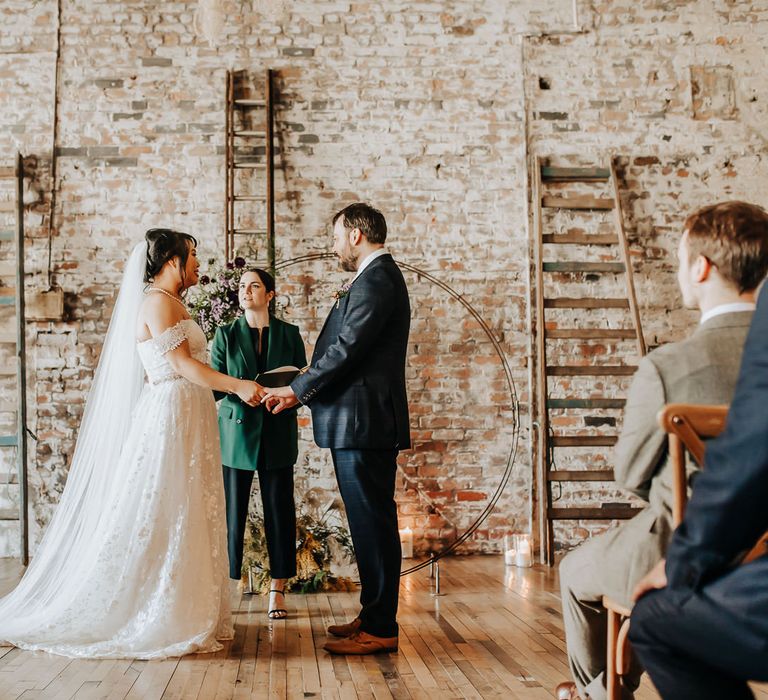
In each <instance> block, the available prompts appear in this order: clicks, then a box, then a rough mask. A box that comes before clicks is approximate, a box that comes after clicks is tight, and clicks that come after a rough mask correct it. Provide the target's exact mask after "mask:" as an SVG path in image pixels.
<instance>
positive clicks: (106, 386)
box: [0, 242, 147, 640]
mask: <svg viewBox="0 0 768 700" xmlns="http://www.w3.org/2000/svg"><path fill="white" fill-rule="evenodd" d="M146 259H147V244H146V242H142V243H139V244H138V245H136V247H135V248H134V249H133V251H132V253H131V256H130V258H129V259H128V264H127V266H126V268H125V272H124V274H123V281H122V284H121V286H120V292H119V294H118V297H117V302H116V304H115V308H114V311H113V313H112V319H111V320H110V323H109V329H108V330H107V335H106V339H105V341H104V346H103V349H102V353H101V357H100V359H99V363H98V367H97V368H96V374H95V376H94V380H93V385H92V387H91V391H90V393H89V396H88V399H87V401H86V405H85V412H84V414H83V419H82V422H81V424H80V430H79V434H78V438H77V445H76V447H75V452H74V455H73V457H72V464H71V466H70V468H69V475H68V478H67V483H66V486H65V488H64V492H63V493H62V495H61V499H60V502H59V504H58V506H57V507H56V510H55V512H54V515H53V518H52V519H51V522H50V524H49V525H48V528H47V531H46V532H45V535H44V536H43V539H42V541H41V543H40V545H39V547H38V549H37V552H36V553H35V555H34V556H33V558H32V562H31V564H30V565H29V567H28V569H27V571H26V573H25V574H24V577H23V578H22V580H21V582H20V583H19V585H18V586H17V587H16V589H15V590H13V591H12V592H11V593H10V594H9V595H8V596H6V597H5V598H3V599H1V600H0V640H12V639H13V638H14V637H15V636H16V635H19V634H23V633H24V630H25V629H29V628H30V627H36V626H38V625H39V624H41V623H42V624H44V623H45V620H46V619H50V618H49V616H50V614H51V612H52V610H55V609H56V607H55V606H57V605H58V604H60V603H61V604H65V600H66V599H67V598H68V596H67V593H68V589H69V590H70V591H71V590H75V589H77V587H78V586H79V585H80V583H81V582H82V581H83V580H86V579H87V577H88V570H87V567H88V566H89V564H90V562H92V557H91V556H88V552H89V547H90V546H91V545H92V541H93V535H94V533H96V532H98V531H99V528H100V521H101V520H102V518H104V517H105V516H107V515H108V513H106V512H105V510H106V508H105V504H107V503H110V502H111V501H112V498H110V493H111V492H112V491H113V489H119V488H120V487H121V475H120V474H118V473H116V468H117V466H118V462H119V457H120V452H121V450H122V449H123V444H124V442H125V439H126V436H127V434H128V431H129V429H130V425H131V414H132V413H133V409H134V407H135V405H136V403H137V401H138V399H139V395H140V393H141V389H142V385H143V381H144V371H143V368H142V364H141V361H140V359H139V355H138V352H137V349H136V338H135V336H136V320H137V318H138V312H139V307H140V305H141V302H142V299H143V287H144V282H143V279H144V270H145V267H146ZM52 606H53V607H52Z"/></svg>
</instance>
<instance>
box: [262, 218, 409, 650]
mask: <svg viewBox="0 0 768 700" xmlns="http://www.w3.org/2000/svg"><path fill="white" fill-rule="evenodd" d="M386 238H387V223H386V221H385V220H384V216H383V214H382V213H381V212H380V211H378V210H377V209H374V208H373V207H371V206H369V205H368V204H362V203H357V204H350V205H349V206H348V207H345V208H344V209H342V210H341V211H340V212H338V213H337V214H336V215H335V216H334V217H333V252H334V253H335V254H336V255H337V256H338V257H339V259H340V260H341V267H342V269H344V270H346V271H348V272H355V273H356V274H355V277H354V278H353V279H352V280H351V281H350V282H348V283H347V284H345V285H344V286H343V287H342V288H341V289H340V290H339V291H338V292H336V295H335V299H336V301H335V303H334V305H333V307H332V308H331V312H330V313H329V314H328V318H327V319H326V321H325V325H324V326H323V329H322V331H321V332H320V336H319V337H318V339H317V343H316V345H315V351H314V353H313V355H312V363H311V366H310V367H309V369H308V370H307V371H306V372H305V373H304V374H302V375H300V376H299V377H297V378H296V379H294V381H293V382H292V383H291V385H290V386H289V387H285V388H282V389H270V390H268V391H269V393H268V395H267V396H266V397H265V399H264V401H265V403H266V404H267V407H268V408H269V409H270V410H271V411H272V412H273V413H278V412H279V411H282V410H284V409H286V408H290V407H292V406H295V405H297V404H298V403H302V404H305V405H307V406H309V408H310V409H311V411H312V424H313V428H314V435H315V442H316V443H317V444H318V446H320V447H330V448H331V457H332V458H333V466H334V468H335V470H336V479H337V481H338V483H339V491H340V492H341V497H342V499H343V500H344V506H345V508H346V511H347V520H348V521H349V528H350V531H351V534H352V542H353V544H354V547H355V556H356V558H357V567H358V571H359V573H360V586H361V591H360V604H361V606H362V609H361V610H360V613H359V615H358V616H357V617H356V618H355V619H354V620H352V622H348V623H347V624H344V625H331V626H330V627H329V628H328V632H329V634H331V635H334V636H336V637H339V639H337V640H333V641H329V642H327V643H326V645H325V648H326V650H327V651H330V652H331V653H334V654H373V653H375V652H379V651H396V650H397V639H398V637H397V621H396V619H395V618H396V616H397V598H398V588H399V583H400V563H401V552H400V537H399V533H398V528H397V507H396V505H395V472H396V469H397V453H398V451H399V450H405V449H408V448H409V447H410V434H409V428H408V399H407V396H406V393H405V356H406V351H407V346H408V331H409V328H410V316H411V307H410V302H409V301H408V289H407V288H406V286H405V280H404V279H403V275H402V273H401V272H400V269H399V268H398V266H397V265H396V264H395V261H394V260H393V259H392V256H391V255H390V254H389V253H388V252H387V251H386V250H385V249H384V241H385V240H386Z"/></svg>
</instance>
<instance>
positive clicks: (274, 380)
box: [256, 365, 309, 389]
mask: <svg viewBox="0 0 768 700" xmlns="http://www.w3.org/2000/svg"><path fill="white" fill-rule="evenodd" d="M308 367H309V365H307V367H304V368H303V369H299V368H298V367H293V366H291V365H288V366H286V367H276V368H275V369H271V370H269V372H261V373H260V374H257V375H256V382H258V383H259V384H261V386H263V387H266V388H267V389H274V388H276V387H279V386H288V385H289V384H290V383H291V382H292V381H293V380H294V379H296V377H298V376H299V375H300V374H301V373H302V372H304V371H306V369H307V368H308Z"/></svg>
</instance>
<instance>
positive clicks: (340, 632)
mask: <svg viewBox="0 0 768 700" xmlns="http://www.w3.org/2000/svg"><path fill="white" fill-rule="evenodd" d="M361 624H363V621H362V620H361V619H360V618H359V617H356V618H355V619H354V620H352V622H347V623H345V624H343V625H330V626H329V627H328V634H332V635H333V636H334V637H349V636H350V635H353V634H354V633H355V632H357V630H359V629H360V625H361Z"/></svg>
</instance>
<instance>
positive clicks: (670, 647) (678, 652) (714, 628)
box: [629, 584, 768, 700]
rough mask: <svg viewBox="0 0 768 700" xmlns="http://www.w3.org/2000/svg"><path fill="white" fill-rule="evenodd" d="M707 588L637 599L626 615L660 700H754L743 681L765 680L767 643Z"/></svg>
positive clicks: (632, 638) (666, 591) (662, 592)
mask: <svg viewBox="0 0 768 700" xmlns="http://www.w3.org/2000/svg"><path fill="white" fill-rule="evenodd" d="M715 585H717V584H715ZM707 588H708V587H707V586H705V587H704V590H703V591H702V592H697V593H693V594H691V595H688V593H686V594H685V596H684V595H683V594H682V593H680V592H679V591H675V590H670V589H668V588H665V589H662V590H659V591H654V592H652V593H649V594H648V595H646V596H644V597H643V598H641V599H640V600H639V601H638V602H637V604H636V605H635V607H634V609H633V610H632V624H631V625H630V628H629V639H630V641H631V643H632V647H633V648H634V649H635V652H636V653H637V655H638V657H639V658H640V662H641V663H642V665H643V666H644V667H645V669H646V670H647V671H648V674H649V675H650V676H651V680H652V681H653V683H654V685H655V686H656V688H657V689H658V691H659V693H660V694H661V697H662V698H664V699H665V700H687V699H688V698H690V699H691V700H694V699H695V700H708V699H709V698H712V700H715V698H718V699H719V700H725V699H726V698H727V700H741V699H742V698H754V695H753V694H752V691H751V690H750V689H749V688H748V687H747V680H755V681H764V680H768V639H766V637H765V634H763V633H760V632H759V631H758V630H756V629H755V628H754V627H752V626H748V623H745V617H744V616H743V615H742V616H740V617H737V616H736V615H734V614H733V613H732V612H731V606H730V605H729V604H728V603H727V602H726V603H725V604H723V600H724V599H723V598H722V597H721V596H720V595H714V596H713V595H712V594H711V592H710V593H709V594H708V591H707ZM725 600H726V601H727V600H728V599H727V598H726V599H725ZM738 607H740V605H739V603H738V602H736V605H735V606H734V608H738Z"/></svg>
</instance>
